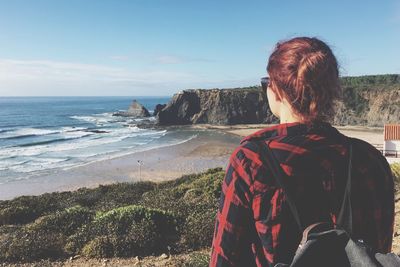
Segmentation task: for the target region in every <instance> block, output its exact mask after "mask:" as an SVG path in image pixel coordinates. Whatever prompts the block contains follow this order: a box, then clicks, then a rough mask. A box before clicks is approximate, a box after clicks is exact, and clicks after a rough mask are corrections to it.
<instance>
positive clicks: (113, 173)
mask: <svg viewBox="0 0 400 267" xmlns="http://www.w3.org/2000/svg"><path fill="white" fill-rule="evenodd" d="M265 127H268V125H265V124H251V125H233V126H216V125H207V124H202V125H192V126H187V127H186V128H188V129H191V130H194V131H195V132H196V137H195V138H193V139H191V140H189V141H187V142H185V143H182V144H178V145H173V146H168V147H161V148H156V149H151V150H147V151H142V152H136V153H132V154H128V155H125V156H121V157H117V158H112V159H106V160H101V161H97V162H93V163H89V164H86V165H83V166H78V167H73V168H69V169H66V170H60V171H54V172H52V173H50V174H46V175H42V176H38V177H31V178H29V179H26V180H18V181H13V182H10V183H6V184H2V185H0V196H1V197H0V198H1V199H11V198H14V197H16V196H20V195H38V194H42V193H46V192H55V191H67V190H76V189H78V188H80V187H95V186H98V185H100V184H109V183H115V182H134V181H139V180H148V181H156V182H157V181H164V180H169V179H175V178H178V177H180V176H181V175H183V174H190V173H197V172H201V171H204V170H206V169H208V168H214V167H222V168H225V167H226V165H227V163H228V159H229V157H230V155H231V153H232V152H233V150H234V149H235V148H236V147H237V146H238V145H239V143H240V140H241V139H242V138H243V137H244V136H247V135H249V134H252V133H254V132H255V131H258V130H260V129H262V128H265ZM338 129H339V131H341V132H342V133H344V134H346V135H348V136H352V137H357V138H360V139H363V140H365V141H367V142H369V143H371V144H373V145H375V146H379V145H380V144H382V142H383V140H382V133H383V129H381V128H367V127H350V126H348V127H338ZM138 160H140V161H142V162H143V165H142V166H141V167H140V171H139V165H138Z"/></svg>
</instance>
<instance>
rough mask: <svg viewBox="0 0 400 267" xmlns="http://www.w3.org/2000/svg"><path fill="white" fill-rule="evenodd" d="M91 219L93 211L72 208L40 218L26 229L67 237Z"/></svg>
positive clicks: (79, 207) (78, 207)
mask: <svg viewBox="0 0 400 267" xmlns="http://www.w3.org/2000/svg"><path fill="white" fill-rule="evenodd" d="M93 218H94V212H93V211H90V210H89V209H87V208H82V207H81V206H74V207H72V208H68V209H65V210H64V211H57V212H55V213H53V214H50V215H46V216H43V217H40V218H39V219H37V220H36V221H35V222H34V223H32V224H31V225H29V226H28V227H29V229H30V230H32V231H40V230H46V231H53V232H59V233H62V234H64V235H66V236H69V235H71V234H73V233H74V232H75V231H76V230H77V229H78V228H79V227H81V226H82V225H84V224H87V223H89V222H90V221H91V220H92V219H93Z"/></svg>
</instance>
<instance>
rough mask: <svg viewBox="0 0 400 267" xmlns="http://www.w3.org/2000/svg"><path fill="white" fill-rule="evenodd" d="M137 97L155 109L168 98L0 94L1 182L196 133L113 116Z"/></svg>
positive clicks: (150, 146)
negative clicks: (148, 126)
mask: <svg viewBox="0 0 400 267" xmlns="http://www.w3.org/2000/svg"><path fill="white" fill-rule="evenodd" d="M133 99H136V100H137V101H139V102H140V103H141V104H143V105H144V106H145V107H146V108H147V109H148V110H149V111H150V113H152V112H153V110H154V108H155V106H156V105H157V104H165V103H167V102H168V101H169V99H170V97H0V184H4V183H8V182H12V181H15V180H21V179H29V178H30V177H32V176H35V175H40V174H44V173H46V174H49V173H51V172H52V171H54V170H57V169H68V168H72V167H76V166H80V165H82V164H87V163H90V162H94V161H98V160H103V159H110V158H113V157H118V156H121V155H124V154H129V153H133V152H135V151H140V150H146V149H151V148H154V147H160V146H166V145H173V144H178V143H182V142H185V141H187V140H190V139H191V138H193V137H194V136H193V135H191V134H190V133H189V134H184V133H176V132H175V133H173V132H171V131H169V130H166V129H142V128H139V127H137V123H139V122H140V121H141V120H143V118H136V119H135V118H129V117H116V116H113V113H114V112H116V111H122V110H127V109H128V107H129V105H130V103H131V102H132V100H133ZM149 119H150V120H155V117H154V116H153V117H150V118H149Z"/></svg>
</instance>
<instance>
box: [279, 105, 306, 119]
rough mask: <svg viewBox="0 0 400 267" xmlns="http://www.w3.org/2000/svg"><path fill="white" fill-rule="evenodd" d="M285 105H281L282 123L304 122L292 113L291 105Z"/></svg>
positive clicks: (280, 117)
mask: <svg viewBox="0 0 400 267" xmlns="http://www.w3.org/2000/svg"><path fill="white" fill-rule="evenodd" d="M285 104H286V103H285ZM285 104H283V105H281V108H280V113H279V120H280V123H291V122H302V121H303V120H302V119H301V118H300V117H299V116H297V114H295V113H294V112H293V111H292V109H291V108H290V107H289V105H285Z"/></svg>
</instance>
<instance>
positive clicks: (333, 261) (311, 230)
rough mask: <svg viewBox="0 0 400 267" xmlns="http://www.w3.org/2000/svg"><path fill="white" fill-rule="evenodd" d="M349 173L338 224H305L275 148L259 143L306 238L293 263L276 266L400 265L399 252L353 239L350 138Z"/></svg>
mask: <svg viewBox="0 0 400 267" xmlns="http://www.w3.org/2000/svg"><path fill="white" fill-rule="evenodd" d="M349 143H350V144H349V163H348V177H347V182H346V189H345V195H344V198H343V202H342V206H341V209H340V213H339V216H338V219H337V223H336V225H334V224H333V223H332V222H320V223H315V224H312V225H310V226H308V227H307V228H305V229H304V228H303V226H302V224H301V221H300V217H299V213H298V211H297V208H296V205H295V204H294V201H293V200H292V198H291V196H290V194H289V191H288V190H287V188H286V186H285V184H284V180H285V177H287V175H286V173H285V172H284V171H283V170H282V168H281V167H280V165H279V162H278V160H277V159H276V157H275V156H274V154H273V152H272V150H271V149H270V148H269V147H266V146H265V143H261V144H260V148H261V153H262V154H263V155H264V156H265V159H266V160H265V163H266V164H267V166H268V167H269V168H270V170H271V172H272V174H273V176H274V179H275V181H276V183H277V185H278V186H279V187H280V188H282V190H283V192H284V194H285V196H286V202H287V204H288V205H289V208H290V210H291V212H292V214H293V217H294V219H295V221H296V224H297V225H298V227H299V229H300V232H303V238H302V240H301V242H300V245H299V247H298V249H297V251H296V253H295V256H294V258H293V261H292V263H290V264H284V263H278V264H276V265H275V267H289V266H290V267H302V266H308V267H310V266H311V267H313V266H326V267H330V266H332V267H333V266H343V267H347V266H351V267H353V266H363V267H365V266H366V267H369V266H371V267H377V266H383V267H392V266H400V258H399V256H397V255H395V254H393V253H388V254H381V253H376V252H375V251H373V250H372V249H371V248H370V247H368V245H366V244H364V243H363V241H362V240H358V241H355V240H352V238H351V233H352V214H351V201H350V191H351V158H352V141H351V139H350V142H349Z"/></svg>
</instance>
